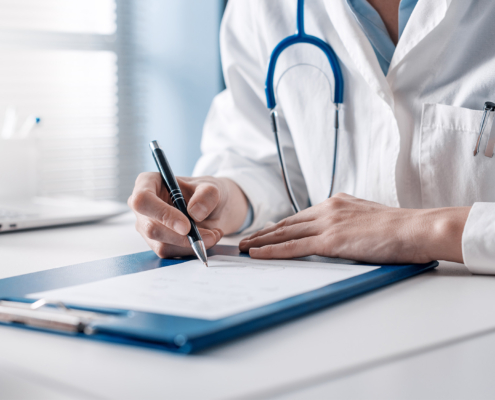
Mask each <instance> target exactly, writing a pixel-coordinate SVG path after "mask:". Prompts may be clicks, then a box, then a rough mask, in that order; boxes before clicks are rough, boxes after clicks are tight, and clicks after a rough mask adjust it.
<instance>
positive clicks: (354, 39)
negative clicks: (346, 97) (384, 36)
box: [325, 0, 445, 109]
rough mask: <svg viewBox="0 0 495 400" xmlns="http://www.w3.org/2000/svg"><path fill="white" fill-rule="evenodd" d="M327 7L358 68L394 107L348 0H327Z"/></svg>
mask: <svg viewBox="0 0 495 400" xmlns="http://www.w3.org/2000/svg"><path fill="white" fill-rule="evenodd" d="M444 1H445V0H444ZM325 7H326V10H327V13H328V15H329V17H330V20H331V21H332V24H333V26H334V27H335V29H336V31H337V32H338V34H339V36H340V39H341V40H342V42H343V44H344V46H345V48H346V50H347V53H348V54H349V56H350V57H351V59H352V60H353V61H354V64H355V66H356V68H357V69H358V71H359V72H360V73H361V75H362V76H363V78H364V79H365V80H366V82H367V83H368V84H369V85H370V87H371V88H372V89H373V90H375V91H376V93H377V94H378V95H379V96H380V97H381V98H382V99H383V100H384V101H385V102H386V103H387V104H388V105H389V106H390V107H391V108H392V109H393V108H394V100H393V95H392V91H391V89H390V86H389V84H388V82H387V80H386V78H385V75H383V71H382V70H381V68H380V64H379V63H378V60H377V58H376V55H375V52H374V51H373V48H372V47H371V44H370V42H369V40H368V38H367V37H366V35H365V34H364V32H363V30H362V29H361V27H360V26H359V24H358V22H357V21H356V19H355V18H354V16H353V15H352V12H351V10H349V6H348V5H347V3H346V0H325Z"/></svg>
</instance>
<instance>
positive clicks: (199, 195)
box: [187, 183, 220, 222]
mask: <svg viewBox="0 0 495 400" xmlns="http://www.w3.org/2000/svg"><path fill="white" fill-rule="evenodd" d="M219 202H220V191H219V189H218V187H217V186H215V185H213V184H211V183H201V184H199V185H198V186H197V187H196V189H195V191H194V194H193V195H192V196H191V198H190V200H189V204H188V205H187V211H188V213H189V215H190V216H191V218H193V219H194V220H195V221H197V222H201V221H203V220H205V219H206V218H207V217H208V216H209V215H210V214H211V213H212V211H213V210H215V208H216V207H217V205H218V203H219Z"/></svg>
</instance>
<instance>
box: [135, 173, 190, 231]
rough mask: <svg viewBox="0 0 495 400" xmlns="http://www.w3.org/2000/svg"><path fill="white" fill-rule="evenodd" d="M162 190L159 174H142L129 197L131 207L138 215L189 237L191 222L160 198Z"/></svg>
mask: <svg viewBox="0 0 495 400" xmlns="http://www.w3.org/2000/svg"><path fill="white" fill-rule="evenodd" d="M159 179H160V180H159ZM160 188H161V177H160V175H159V174H154V173H153V174H152V173H146V174H141V175H140V176H139V177H138V179H137V180H136V186H135V187H134V191H133V193H132V195H131V197H129V200H128V204H129V206H130V207H131V208H132V209H133V210H134V211H135V212H136V213H139V214H141V215H144V216H147V217H149V218H151V219H153V220H155V221H158V222H159V223H161V224H162V225H164V226H166V227H168V228H169V229H172V230H174V231H175V232H177V233H178V234H180V235H187V233H188V232H189V230H190V229H191V226H190V223H189V220H188V219H187V217H186V216H185V215H184V214H182V213H181V212H180V211H179V210H177V209H176V208H175V207H173V206H171V205H169V204H167V203H166V202H165V201H163V200H162V199H161V198H160V197H159V196H158V193H159V192H160Z"/></svg>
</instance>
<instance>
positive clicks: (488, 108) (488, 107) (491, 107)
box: [473, 101, 495, 157]
mask: <svg viewBox="0 0 495 400" xmlns="http://www.w3.org/2000/svg"><path fill="white" fill-rule="evenodd" d="M494 111H495V103H492V102H491V101H487V102H486V103H485V105H484V106H483V117H482V118H481V124H480V132H479V135H478V140H477V141H476V145H475V147H474V152H473V155H474V156H475V157H476V156H477V155H478V153H479V152H480V145H481V140H482V139H483V133H484V131H485V128H486V123H487V122H488V113H492V112H494ZM494 139H495V138H494ZM494 144H495V143H494ZM487 150H488V146H487ZM485 155H486V152H485ZM492 155H493V149H492Z"/></svg>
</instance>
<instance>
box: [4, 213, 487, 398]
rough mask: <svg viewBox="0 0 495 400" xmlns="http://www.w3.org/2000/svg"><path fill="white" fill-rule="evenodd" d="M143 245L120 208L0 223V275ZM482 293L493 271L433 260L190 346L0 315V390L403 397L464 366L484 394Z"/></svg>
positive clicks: (15, 393)
mask: <svg viewBox="0 0 495 400" xmlns="http://www.w3.org/2000/svg"><path fill="white" fill-rule="evenodd" d="M146 250H148V248H147V246H146V244H145V242H144V241H143V240H142V239H141V237H140V236H139V235H138V234H137V233H136V232H135V231H134V219H133V216H132V215H131V214H127V215H124V216H121V217H118V218H114V219H111V220H108V221H105V222H102V223H98V224H89V225H78V226H71V227H65V228H54V229H47V230H38V231H28V232H17V233H12V234H7V235H0V259H1V260H2V262H1V266H0V278H4V277H8V276H14V275H19V274H25V273H28V272H35V271H40V270H45V269H49V268H54V267H60V266H64V265H69V264H76V263H81V262H86V261H92V260H96V259H101V258H107V257H114V256H118V255H124V254H129V253H134V252H139V251H146ZM493 304H495V278H493V277H488V276H471V275H470V274H469V272H468V271H467V270H466V268H465V267H464V266H462V265H459V264H453V263H441V265H440V266H439V267H438V268H437V270H436V271H433V272H430V273H427V274H424V275H421V276H418V277H415V278H412V279H409V280H407V281H404V282H399V283H397V284H394V285H392V286H390V287H386V288H383V289H381V290H379V291H375V292H373V293H370V294H367V295H364V296H361V297H359V298H356V299H354V300H351V301H348V302H346V303H343V304H341V305H338V306H336V307H333V308H330V309H327V310H323V311H320V312H317V313H314V314H311V315H308V316H306V317H304V318H300V319H298V320H295V321H292V322H289V323H285V324H283V325H280V326H278V327H275V328H273V329H269V330H266V331H263V332H259V333H257V334H254V335H251V336H248V337H245V338H242V339H239V340H236V341H234V342H231V343H228V344H226V345H223V346H220V347H216V348H214V349H211V350H208V351H205V352H202V353H200V354H197V355H193V356H181V355H174V354H169V353H166V352H160V351H153V350H149V349H141V348H135V347H130V346H122V345H117V344H108V343H99V342H91V341H85V340H80V339H74V338H69V337H63V336H57V335H53V334H45V333H37V332H31V331H27V330H19V329H14V328H9V327H0V354H1V357H0V395H1V394H2V392H4V393H3V394H6V393H5V390H7V391H8V394H9V395H11V397H13V398H24V397H25V398H29V397H32V396H29V394H26V393H28V392H29V391H30V390H36V388H37V387H40V388H41V387H42V388H43V389H40V390H47V391H54V393H55V392H56V393H57V394H59V395H60V396H59V397H60V398H63V397H64V396H66V395H67V394H68V393H70V395H71V397H73V398H119V399H127V398H129V399H133V398H150V399H151V398H158V397H159V398H174V399H176V398H177V399H181V398H202V399H206V398H272V397H280V396H282V397H286V396H289V397H290V398H294V399H296V398H301V399H302V398H312V397H315V398H319V397H324V396H325V397H326V396H329V395H331V394H332V393H335V394H337V393H338V394H339V395H338V396H337V397H339V398H346V396H344V394H345V393H348V394H349V396H348V397H352V398H359V397H368V398H369V397H370V390H371V389H370V388H372V390H373V393H374V394H376V397H377V398H378V397H381V398H384V397H387V396H389V397H393V398H410V396H409V395H410V393H411V392H409V394H408V392H407V390H404V391H401V388H404V389H407V388H408V387H409V386H408V385H409V384H411V382H414V383H415V384H414V387H415V390H416V391H415V392H414V393H416V394H418V393H428V392H430V391H431V389H432V388H436V389H438V390H440V392H431V393H437V394H438V393H445V398H452V396H448V395H447V393H448V392H447V391H442V389H443V385H448V384H450V382H449V380H452V382H454V380H455V383H456V384H457V386H459V385H461V386H462V382H463V381H465V380H466V379H468V380H469V381H470V382H471V383H472V382H473V379H474V378H473V379H469V377H470V376H471V377H476V379H474V381H476V382H486V383H485V384H479V385H476V386H475V387H476V388H477V390H478V392H477V394H478V395H479V396H478V397H483V396H486V397H488V395H491V394H493V389H495V384H494V383H492V382H491V381H492V376H493V374H492V373H491V369H492V368H489V367H491V364H493V362H492V361H491V360H493V357H491V358H489V357H487V354H486V352H483V351H480V350H479V349H480V348H482V347H483V346H482V345H479V343H481V342H482V343H487V341H488V342H489V341H490V340H491V342H492V343H494V344H495V333H492V332H495V313H494V312H493ZM466 346H468V347H466ZM469 346H471V347H473V346H474V347H473V348H476V349H478V351H474V350H473V351H471V352H470V351H467V350H466V348H471V347H469ZM476 346H478V347H476ZM480 346H481V347H480ZM491 347H493V348H495V347H494V346H491ZM466 363H467V364H466ZM458 364H462V366H463V367H462V368H461V366H460V365H458ZM432 366H435V368H441V369H442V370H443V372H444V373H442V376H443V379H439V380H437V381H435V380H434V379H430V380H424V379H423V380H421V379H418V375H416V377H415V379H412V378H411V375H410V374H412V373H413V372H414V371H419V370H421V371H432V372H434V371H433V370H432ZM387 368H388V369H387ZM390 371H393V374H392V375H391V376H389V374H390ZM435 371H436V372H437V374H438V370H435ZM466 373H467V374H468V375H467V376H466ZM449 374H450V375H449ZM469 374H471V375H469ZM10 376H15V379H18V381H19V382H29V385H31V386H29V385H21V384H19V385H14V386H15V387H13V385H12V384H11V385H10V386H8V385H7V386H4V385H2V384H1V383H2V382H3V381H9V382H14V381H15V379H14V380H13V381H12V380H10V379H9V378H8V377H10ZM373 377H375V378H376V381H375V380H374V378H373ZM380 377H381V378H380ZM372 378H373V379H372ZM461 378H462V379H461ZM484 378H485V380H483V379H484ZM380 379H381V380H380ZM373 382H376V383H380V384H373ZM391 382H394V385H391ZM36 385H38V386H36ZM435 385H436V386H435ZM471 386H472V384H470V385H467V386H465V387H464V386H463V387H464V388H465V389H466V388H467V387H469V388H471ZM5 387H7V389H5ZM391 390H392V391H391ZM422 390H423V392H421V391H422ZM466 390H467V389H466ZM29 393H32V391H31V392H29ZM456 393H461V392H459V391H458V392H456ZM351 394H352V396H351ZM23 396H24V397H23ZM298 396H299V397H298ZM0 397H4V396H0ZM51 397H54V398H55V397H56V396H55V395H54V396H51ZM423 397H424V396H423ZM435 397H436V398H439V397H442V396H435ZM474 397H476V396H474Z"/></svg>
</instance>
